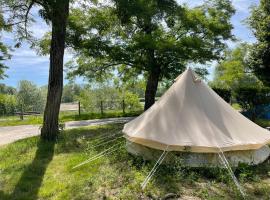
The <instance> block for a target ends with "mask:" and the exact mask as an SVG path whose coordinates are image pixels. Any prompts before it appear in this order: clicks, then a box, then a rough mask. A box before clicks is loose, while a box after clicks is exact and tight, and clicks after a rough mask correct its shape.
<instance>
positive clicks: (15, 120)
mask: <svg viewBox="0 0 270 200" xmlns="http://www.w3.org/2000/svg"><path fill="white" fill-rule="evenodd" d="M140 113H142V111H127V112H126V113H125V114H124V113H123V112H122V111H120V110H119V111H107V112H105V113H104V114H101V113H82V114H81V115H79V114H78V113H77V112H72V111H65V112H61V113H60V117H59V118H60V122H61V123H63V122H67V121H80V120H88V119H102V118H111V117H131V116H137V115H139V114H140ZM42 120H43V116H42V115H37V116H24V120H20V118H19V116H9V117H1V118H0V126H18V125H28V124H42Z"/></svg>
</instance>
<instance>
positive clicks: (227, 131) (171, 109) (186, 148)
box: [123, 69, 270, 166]
mask: <svg viewBox="0 0 270 200" xmlns="http://www.w3.org/2000/svg"><path fill="white" fill-rule="evenodd" d="M123 132H124V134H125V137H126V139H127V140H128V141H129V143H127V144H128V147H127V148H128V151H130V152H131V153H136V154H140V155H142V156H144V157H145V158H146V159H151V157H155V156H154V154H157V153H159V151H160V150H161V151H163V150H165V149H166V150H167V151H172V152H175V153H176V154H178V155H180V157H182V159H183V162H184V163H185V164H188V165H191V166H201V165H217V164H219V161H218V156H217V154H218V153H220V152H225V155H226V156H227V158H228V160H229V162H231V164H232V165H237V164H238V163H239V162H246V163H249V164H258V163H260V162H262V161H264V160H265V159H266V158H267V157H268V156H269V154H270V150H269V148H268V147H267V146H266V144H268V143H269V142H270V132H269V131H267V130H266V129H263V128H261V127H260V126H258V125H256V124H255V123H253V122H251V121H250V120H248V119H247V118H246V117H244V116H243V115H242V114H240V113H239V112H238V111H236V110H234V109H233V108H232V107H231V106H230V105H229V104H228V103H226V102H225V101H224V100H223V99H222V98H221V97H219V96H218V95H217V94H216V93H215V92H214V91H213V90H212V89H211V88H209V87H208V85H207V84H205V83H204V82H203V81H201V80H200V79H199V78H197V77H196V74H195V73H194V72H193V71H192V70H191V69H187V70H186V71H185V72H184V73H183V74H181V75H180V76H179V77H178V78H177V79H176V80H175V83H174V84H173V85H172V86H171V87H170V88H169V90H168V91H167V92H166V93H165V94H164V95H163V96H162V97H161V98H160V99H159V100H158V101H157V102H156V103H155V104H154V105H153V106H152V107H151V108H149V109H148V110H147V111H146V112H144V113H143V114H142V115H140V116H139V117H137V118H136V119H134V120H132V121H130V122H129V123H127V124H125V126H124V129H123Z"/></svg>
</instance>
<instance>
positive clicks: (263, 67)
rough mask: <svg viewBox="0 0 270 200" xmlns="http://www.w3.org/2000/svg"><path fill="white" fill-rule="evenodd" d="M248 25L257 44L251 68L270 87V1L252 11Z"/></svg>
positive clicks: (251, 56) (261, 3) (253, 52)
mask: <svg viewBox="0 0 270 200" xmlns="http://www.w3.org/2000/svg"><path fill="white" fill-rule="evenodd" d="M248 23H249V25H250V27H251V28H252V30H253V33H254V35H255V37H256V39H257V42H256V43H255V44H254V45H253V46H252V49H251V53H250V56H249V66H250V68H251V69H252V70H253V71H254V73H255V74H256V76H257V77H258V78H259V79H260V80H261V81H262V82H263V83H264V84H265V85H267V86H270V1H269V0H261V1H260V4H259V5H258V6H257V7H254V8H253V9H252V14H251V16H250V18H249V19H248Z"/></svg>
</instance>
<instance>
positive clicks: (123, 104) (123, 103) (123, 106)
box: [122, 99, 126, 114]
mask: <svg viewBox="0 0 270 200" xmlns="http://www.w3.org/2000/svg"><path fill="white" fill-rule="evenodd" d="M122 108H123V114H125V113H126V112H125V108H126V105H125V100H124V99H123V101H122Z"/></svg>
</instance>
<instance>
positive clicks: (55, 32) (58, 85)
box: [41, 0, 69, 140]
mask: <svg viewBox="0 0 270 200" xmlns="http://www.w3.org/2000/svg"><path fill="white" fill-rule="evenodd" d="M68 15H69V0H56V1H55V2H54V3H53V5H52V8H51V12H50V16H51V22H52V39H51V49H50V69H49V83H48V94H47V102H46V107H45V111H44V119H43V126H42V129H41V138H42V139H44V140H55V139H56V138H57V136H58V133H59V124H58V117H59V111H60V103H61V97H62V90H63V61H64V50H65V36H66V24H67V18H68Z"/></svg>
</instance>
